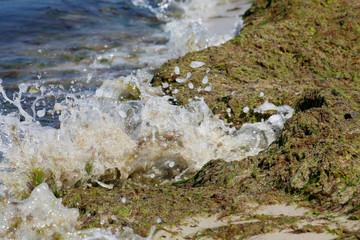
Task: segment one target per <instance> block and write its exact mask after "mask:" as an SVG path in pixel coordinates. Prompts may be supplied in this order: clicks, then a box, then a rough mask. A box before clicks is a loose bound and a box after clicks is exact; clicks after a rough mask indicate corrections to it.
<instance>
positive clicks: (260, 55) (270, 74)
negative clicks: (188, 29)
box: [153, 0, 360, 206]
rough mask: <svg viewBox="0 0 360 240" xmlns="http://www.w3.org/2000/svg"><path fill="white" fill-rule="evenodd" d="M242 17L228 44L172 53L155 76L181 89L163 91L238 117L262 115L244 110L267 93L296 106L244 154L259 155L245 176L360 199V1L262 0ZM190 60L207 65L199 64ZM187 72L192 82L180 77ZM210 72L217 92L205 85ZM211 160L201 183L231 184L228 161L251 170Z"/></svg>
mask: <svg viewBox="0 0 360 240" xmlns="http://www.w3.org/2000/svg"><path fill="white" fill-rule="evenodd" d="M245 23H246V26H245V27H244V29H243V30H242V32H241V33H240V35H238V36H236V37H235V38H234V39H232V40H231V41H229V42H227V43H225V44H224V45H222V46H219V47H212V48H208V49H206V50H203V51H200V52H197V53H189V54H187V55H186V56H185V57H183V58H179V59H173V60H171V61H169V62H167V63H166V64H164V65H163V66H162V67H161V68H160V69H159V71H158V72H157V73H156V74H155V77H154V79H153V83H154V84H155V85H160V83H164V82H166V83H168V84H169V85H170V86H171V88H172V89H177V91H175V92H174V91H169V90H168V88H167V89H164V91H167V92H168V93H169V94H172V95H173V96H174V97H175V98H176V102H177V103H178V104H185V105H186V104H187V103H188V101H189V99H194V98H195V97H203V98H204V99H205V101H206V102H207V104H208V105H209V106H210V108H211V109H212V110H213V112H214V113H215V114H220V116H221V118H223V119H225V120H226V121H228V122H233V123H234V126H239V125H241V124H242V123H244V122H248V121H251V122H252V121H257V120H259V116H257V115H256V114H257V113H255V112H254V111H251V110H250V111H249V112H247V113H245V112H244V111H243V109H244V107H246V106H247V107H249V108H250V109H252V108H255V107H256V106H258V105H260V104H261V103H263V102H264V100H265V99H266V100H269V102H272V103H274V104H276V105H280V104H289V105H291V106H293V107H294V108H295V110H296V113H295V115H294V116H293V118H292V119H290V120H289V121H288V122H287V124H286V126H285V129H284V130H283V132H282V133H281V135H280V137H279V138H278V140H277V141H276V142H275V143H273V144H272V145H271V146H270V147H269V148H268V149H267V150H266V151H264V152H262V153H260V154H259V155H258V156H255V157H252V158H251V159H247V160H245V162H251V163H252V165H251V171H252V172H249V171H247V175H248V176H252V177H253V178H259V179H262V180H263V181H264V182H265V183H266V184H269V185H271V186H273V187H276V188H278V189H285V190H287V191H289V192H291V193H294V192H296V193H304V194H306V196H308V197H309V198H310V199H312V198H315V199H317V200H321V202H322V203H323V204H325V205H326V206H342V205H344V204H350V205H353V206H356V205H358V204H360V198H359V194H360V183H359V182H360V119H359V116H360V78H359V76H360V75H359V74H360V61H359V56H360V28H359V26H360V2H358V1H348V0H336V1H301V0H295V1H262V0H260V1H256V3H255V4H254V5H253V7H252V8H251V9H250V10H249V11H248V12H247V14H246V18H245ZM193 61H202V62H204V63H205V65H204V66H202V67H199V68H195V69H194V68H192V67H191V66H190V65H191V62H193ZM175 67H178V68H180V69H181V71H180V74H179V75H177V74H175V73H174V68H175ZM208 68H209V69H210V71H209V70H207V71H206V69H208ZM187 72H191V77H190V78H189V79H188V80H187V81H191V82H192V83H193V85H194V88H193V89H190V88H189V87H187V85H186V84H187V83H186V82H185V83H183V82H180V83H179V81H177V78H183V77H184V76H185V75H186V74H187ZM205 76H207V78H208V79H209V84H211V88H212V90H211V91H205V90H200V91H199V87H200V88H204V86H205V85H206V84H204V83H203V78H204V77H205ZM261 92H263V93H264V95H265V96H263V97H262V96H261V95H262V94H261V95H260V93H261ZM229 108H230V109H231V113H232V114H231V115H229V114H227V113H228V111H229V110H228V109H229ZM260 117H266V116H260ZM240 165H244V163H242V164H239V167H240ZM209 166H210V165H208V166H205V168H204V169H206V172H207V174H203V175H202V174H201V172H200V173H198V174H197V175H196V176H195V178H194V183H193V184H194V186H195V185H199V183H202V184H201V186H206V184H209V182H217V183H218V182H222V183H223V184H228V180H229V177H228V176H229V169H231V170H230V172H231V174H233V175H243V173H244V169H242V170H239V171H233V170H232V169H233V164H232V163H228V164H227V163H224V164H223V165H222V166H221V169H223V171H214V170H211V169H212V168H211V167H210V168H211V169H209ZM240 169H241V168H240ZM217 170H219V169H217ZM248 170H249V169H248ZM255 175H258V176H255ZM199 176H201V177H199ZM210 179H211V180H210ZM220 179H222V180H221V181H220ZM225 179H226V180H225ZM241 179H243V178H241ZM265 180H266V181H265ZM247 181H248V180H247ZM236 183H237V181H233V184H236Z"/></svg>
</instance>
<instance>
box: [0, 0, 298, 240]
mask: <svg viewBox="0 0 360 240" xmlns="http://www.w3.org/2000/svg"><path fill="white" fill-rule="evenodd" d="M3 3H4V6H5V7H4V8H3V9H1V10H0V16H1V17H0V31H1V32H3V33H5V34H2V35H1V38H0V43H1V45H0V51H1V53H2V55H1V57H0V76H1V77H2V84H1V86H0V93H1V99H0V102H1V108H0V110H1V115H0V171H1V175H0V182H1V183H2V185H1V189H2V193H1V196H0V197H1V198H2V199H5V200H4V201H5V202H6V203H10V202H12V201H18V199H17V196H19V195H21V193H23V192H26V191H28V190H29V183H30V185H31V184H33V182H32V181H34V178H36V174H39V173H40V172H41V176H42V177H41V178H42V179H41V180H44V181H45V182H46V184H45V183H44V184H42V185H40V186H39V187H37V188H35V189H36V190H34V191H33V193H32V195H31V196H30V198H29V199H30V200H29V199H27V200H23V202H18V205H19V207H12V206H11V204H5V208H3V209H2V210H1V211H0V224H1V223H2V224H1V225H2V226H3V228H2V229H0V230H1V231H2V232H0V236H1V237H3V236H5V237H11V236H15V237H17V238H20V239H26V237H25V236H24V231H33V232H31V234H34V235H33V236H39V237H42V238H48V237H49V236H51V234H54V233H55V232H59V231H60V230H59V229H61V231H60V232H61V234H65V235H64V236H67V238H71V236H74V237H73V238H78V236H80V235H81V236H85V237H88V236H95V235H96V234H99V235H100V236H102V237H103V238H104V239H111V238H122V237H121V236H120V235H119V234H118V235H112V234H110V233H107V232H105V231H104V230H90V231H88V232H87V233H84V232H81V233H79V232H76V231H75V230H74V227H73V226H74V224H75V220H76V217H77V215H76V214H77V212H76V211H75V210H69V211H72V215H71V216H72V217H69V218H73V219H75V220H72V221H70V222H69V223H67V224H70V225H64V224H65V223H63V220H62V219H63V217H64V216H63V215H61V214H58V213H57V211H58V210H56V209H61V207H62V206H61V204H60V205H59V204H55V205H56V206H55V205H51V204H50V203H51V202H54V201H55V202H58V201H57V200H56V199H55V198H54V197H52V193H51V192H50V191H49V189H48V188H47V186H49V187H50V188H51V189H55V188H66V187H73V186H78V185H81V184H84V183H91V184H95V185H100V186H103V187H106V188H112V187H113V186H115V185H122V184H124V183H125V182H126V180H127V179H128V178H132V179H134V180H135V181H140V182H141V183H142V184H161V183H163V182H165V181H168V180H173V179H178V178H180V177H181V175H182V174H184V173H187V172H192V171H196V170H198V169H200V168H201V167H202V166H203V165H204V164H205V163H206V162H208V161H210V160H212V159H218V158H222V159H224V160H226V161H233V160H241V159H242V158H244V157H246V156H251V155H255V154H257V153H258V152H259V151H261V150H263V149H265V148H267V147H268V145H269V144H271V142H272V141H274V140H275V138H276V136H277V134H278V133H279V132H280V131H281V129H282V127H283V125H284V123H285V121H286V120H287V119H288V118H290V117H291V116H292V112H293V110H292V109H291V108H290V107H289V106H274V105H273V104H271V103H268V102H267V101H266V95H265V96H263V95H264V94H263V93H259V94H261V96H262V97H264V104H263V105H261V106H259V107H258V108H256V109H244V111H259V112H262V111H266V110H275V111H276V113H275V114H274V115H273V116H271V117H270V118H269V119H268V120H267V121H263V122H259V123H255V124H244V125H243V126H242V128H241V129H235V128H231V127H230V125H228V124H225V123H224V122H223V121H222V120H220V119H218V117H217V116H214V115H213V114H212V112H211V111H210V110H209V108H208V107H207V105H206V104H205V102H204V101H203V100H202V99H201V98H199V99H197V100H196V101H193V102H192V103H191V104H189V106H187V107H181V106H174V105H171V104H170V101H169V99H170V97H169V96H166V95H165V94H164V93H163V91H162V88H154V87H152V86H151V85H150V81H151V78H152V71H153V70H154V69H155V68H156V67H158V66H160V65H161V64H162V63H163V62H164V61H166V60H167V59H170V58H174V57H178V56H182V55H184V54H186V53H187V52H189V51H195V50H199V49H203V48H206V47H208V46H212V45H219V44H221V43H223V42H224V41H226V40H228V39H230V38H231V37H232V36H233V35H234V34H235V33H236V32H238V31H239V29H240V27H241V23H242V21H241V14H242V13H243V12H244V11H245V10H246V9H247V8H248V7H249V4H248V3H246V2H244V1H231V2H230V1H229V2H228V1H217V0H211V1H206V2H204V1H201V0H192V1H190V0H188V1H171V0H168V1H166V0H164V1H147V0H132V1H115V0H106V1H86V4H85V3H84V1H71V2H70V1H60V0H52V1H50V2H49V1H36V2H35V1H30V0H20V1H16V2H13V1H3ZM10 20H11V21H10ZM224 22H225V23H226V26H230V27H228V28H225V27H223V25H224ZM202 65H204V63H202V62H199V61H194V62H193V63H191V67H193V68H197V67H199V66H202ZM179 70H180V69H174V74H178V72H179ZM210 71H211V69H210V68H208V69H207V70H206V72H204V75H206V74H207V73H209V72H210ZM177 81H188V84H189V85H188V86H189V87H190V88H191V86H192V85H191V72H190V73H188V76H187V78H186V79H180V78H178V79H177ZM203 83H204V89H203V90H204V91H211V90H212V88H211V83H210V82H209V80H208V79H207V78H206V77H205V78H204V80H203ZM163 87H164V88H166V87H169V86H163ZM172 91H176V89H172ZM55 126H57V127H56V128H55ZM38 191H41V192H43V194H42V195H43V196H44V197H41V196H40V197H39V196H38V195H36V192H38ZM37 198H39V199H37ZM31 199H37V200H31ZM39 202H42V204H45V205H46V204H48V206H50V207H49V209H48V210H47V211H44V213H39V214H40V215H39V216H38V218H36V219H38V220H34V221H22V224H23V225H21V226H19V227H18V228H17V229H16V228H15V230H14V228H12V225H9V223H11V224H16V222H17V219H19V218H20V219H21V218H22V217H23V216H26V214H27V213H26V211H28V210H26V209H35V208H37V207H36V204H38V203H39ZM20 206H25V207H23V208H22V207H20ZM51 206H52V207H53V208H51ZM49 212H51V214H52V215H51V216H52V219H53V220H54V221H55V222H48V217H49V216H47V215H46V214H48V213H49ZM14 222H15V223H14ZM42 222H45V223H42ZM5 223H6V224H5ZM40 228H41V229H42V230H41V231H37V230H39V229H40ZM11 229H12V230H11ZM29 229H32V230H29ZM119 231H121V229H120V230H119ZM126 232H127V234H130V235H131V234H132V232H131V230H127V231H126ZM2 234H3V235H2ZM66 234H68V235H66ZM69 234H70V235H69ZM71 234H73V235H71ZM74 234H75V235H74ZM77 234H80V235H77ZM29 236H30V235H29ZM85 237H84V238H85Z"/></svg>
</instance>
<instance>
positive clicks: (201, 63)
mask: <svg viewBox="0 0 360 240" xmlns="http://www.w3.org/2000/svg"><path fill="white" fill-rule="evenodd" d="M204 65H205V63H204V62H199V61H193V62H191V63H190V67H192V68H198V67H202V66H204Z"/></svg>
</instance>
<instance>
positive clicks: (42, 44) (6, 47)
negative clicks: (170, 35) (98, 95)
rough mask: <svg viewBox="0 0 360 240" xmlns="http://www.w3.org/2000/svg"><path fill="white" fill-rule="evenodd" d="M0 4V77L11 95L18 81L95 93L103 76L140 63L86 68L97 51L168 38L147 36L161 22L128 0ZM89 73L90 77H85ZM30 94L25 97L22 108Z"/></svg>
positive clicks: (3, 0) (26, 0) (129, 52)
mask: <svg viewBox="0 0 360 240" xmlns="http://www.w3.org/2000/svg"><path fill="white" fill-rule="evenodd" d="M0 4H1V8H0V78H2V80H3V86H4V88H5V90H6V92H7V93H8V95H9V96H12V95H13V94H14V93H15V92H16V91H17V89H18V85H19V84H20V83H30V84H33V85H34V84H36V83H38V84H41V85H44V84H45V85H47V86H48V85H61V87H62V88H63V89H65V92H70V91H73V92H77V93H79V92H84V91H89V92H94V91H95V89H96V88H97V87H98V86H99V85H101V82H102V81H103V80H104V79H109V78H110V79H111V78H116V77H119V76H124V75H128V74H130V73H131V72H132V71H134V70H135V69H138V68H141V67H143V66H141V65H138V64H136V63H135V64H126V61H125V62H124V63H120V64H116V63H111V64H110V62H108V61H107V59H102V60H100V61H98V62H99V63H100V65H102V66H101V67H96V68H92V69H90V70H89V69H88V68H89V66H90V65H91V64H93V63H94V61H96V57H97V56H98V55H99V54H103V53H106V52H110V51H112V50H113V51H114V52H116V51H117V52H119V51H120V52H121V51H122V52H124V54H125V55H134V56H136V55H137V54H138V53H141V52H142V50H141V49H138V50H136V49H135V50H132V49H130V48H129V44H131V45H137V44H141V45H144V44H145V45H146V44H157V41H158V42H159V43H163V42H164V41H165V42H166V39H161V38H160V39H158V38H155V39H151V36H152V35H153V34H154V33H156V32H159V33H161V32H162V30H161V25H162V24H163V22H161V21H159V20H158V19H157V18H156V17H155V16H154V14H153V13H152V12H151V11H150V10H149V9H148V8H139V7H136V6H134V5H133V4H132V2H131V1H130V0H101V1H99V0H71V1H70V0H35V1H34V0H0ZM150 4H153V5H155V3H150ZM114 49H116V50H114ZM119 49H120V50H119ZM89 72H91V76H92V78H91V81H86V80H88V79H87V78H88V73H89ZM85 81H86V83H84V82H85ZM58 92H59V91H58ZM26 98H27V99H26ZM33 98H34V96H25V100H24V108H25V109H26V110H29V107H30V105H29V104H27V103H31V101H32V100H33ZM62 98H63V97H62V96H61V94H59V95H58V96H54V97H52V98H50V99H47V100H46V101H47V102H48V104H53V103H54V101H56V100H57V101H60V100H62ZM54 99H55V100H54ZM0 102H1V104H2V107H1V108H0V109H1V111H4V110H5V111H7V112H9V111H16V110H17V109H16V108H14V107H13V106H11V105H9V104H7V103H5V102H3V101H2V97H1V96H0ZM5 104H6V106H5ZM45 105H46V104H45ZM42 120H44V121H43V122H42V123H43V124H45V125H46V124H48V123H50V125H56V124H57V121H56V116H52V117H51V118H48V119H46V118H45V119H42Z"/></svg>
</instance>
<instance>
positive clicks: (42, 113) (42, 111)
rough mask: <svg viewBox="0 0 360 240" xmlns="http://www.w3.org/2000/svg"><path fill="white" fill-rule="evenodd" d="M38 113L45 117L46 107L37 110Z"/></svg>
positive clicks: (39, 115)
mask: <svg viewBox="0 0 360 240" xmlns="http://www.w3.org/2000/svg"><path fill="white" fill-rule="evenodd" d="M36 115H37V116H38V117H43V116H45V108H44V109H42V110H39V111H37V112H36Z"/></svg>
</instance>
